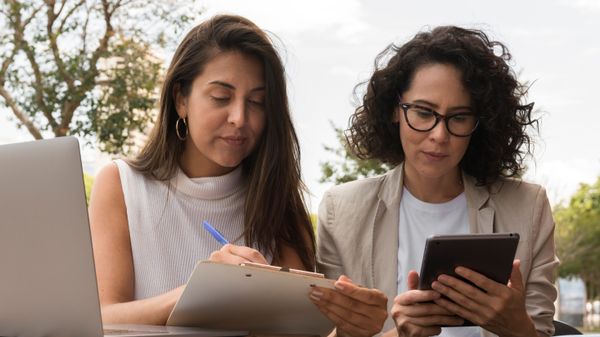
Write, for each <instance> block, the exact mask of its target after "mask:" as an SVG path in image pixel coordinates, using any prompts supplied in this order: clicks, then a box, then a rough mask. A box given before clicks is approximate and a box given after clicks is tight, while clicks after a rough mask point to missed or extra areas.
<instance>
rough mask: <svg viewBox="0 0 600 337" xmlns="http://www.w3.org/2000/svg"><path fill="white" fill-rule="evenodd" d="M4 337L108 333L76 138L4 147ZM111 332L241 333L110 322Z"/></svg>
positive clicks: (0, 311)
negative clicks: (96, 272) (103, 318)
mask: <svg viewBox="0 0 600 337" xmlns="http://www.w3.org/2000/svg"><path fill="white" fill-rule="evenodd" d="M0 163H1V164H0V336H31V337H34V336H61V337H68V336H78V337H97V336H103V335H104V331H103V327H102V320H101V315H100V304H99V298H98V289H97V284H96V274H95V268H94V259H93V254H92V243H91V236H90V229H89V220H88V214H87V205H86V200H85V191H84V183H83V172H82V165H81V158H80V152H79V143H78V141H77V139H76V138H73V137H63V138H56V139H51V140H39V141H33V142H26V143H18V144H9V145H2V146H0ZM109 328H110V330H109V331H108V333H107V335H111V336H239V335H246V332H244V331H218V330H208V329H201V328H183V327H165V326H147V325H111V326H109Z"/></svg>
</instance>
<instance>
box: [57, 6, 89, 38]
mask: <svg viewBox="0 0 600 337" xmlns="http://www.w3.org/2000/svg"><path fill="white" fill-rule="evenodd" d="M65 3H66V1H65V2H63V5H62V7H61V8H60V10H59V12H58V14H56V17H57V18H58V16H59V15H60V12H62V10H63V7H64V5H65ZM84 4H85V0H81V1H79V3H77V4H75V6H73V8H71V9H70V10H69V11H68V12H67V14H65V17H64V18H63V19H62V20H61V21H60V25H59V26H58V31H59V32H62V31H63V29H64V27H65V23H66V22H67V19H68V18H69V17H71V15H73V13H75V11H76V10H77V9H78V8H79V7H81V6H83V5H84ZM88 14H89V13H88Z"/></svg>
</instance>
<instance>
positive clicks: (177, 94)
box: [173, 83, 187, 118]
mask: <svg viewBox="0 0 600 337" xmlns="http://www.w3.org/2000/svg"><path fill="white" fill-rule="evenodd" d="M173 98H174V99H175V109H176V110H177V114H178V115H179V117H181V118H185V117H187V97H185V96H183V94H182V93H181V87H180V86H179V83H177V84H175V86H174V87H173Z"/></svg>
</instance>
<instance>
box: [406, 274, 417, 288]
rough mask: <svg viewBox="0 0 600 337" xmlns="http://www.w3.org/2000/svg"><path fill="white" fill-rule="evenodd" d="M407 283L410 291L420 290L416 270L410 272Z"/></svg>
mask: <svg viewBox="0 0 600 337" xmlns="http://www.w3.org/2000/svg"><path fill="white" fill-rule="evenodd" d="M406 282H407V283H408V290H415V289H418V288H419V273H417V272H416V271H415V270H411V271H409V272H408V278H407V280H406Z"/></svg>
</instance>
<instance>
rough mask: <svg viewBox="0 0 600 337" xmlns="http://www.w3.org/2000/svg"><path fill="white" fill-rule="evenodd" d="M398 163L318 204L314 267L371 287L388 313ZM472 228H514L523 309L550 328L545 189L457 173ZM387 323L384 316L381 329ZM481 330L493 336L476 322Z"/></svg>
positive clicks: (551, 268)
mask: <svg viewBox="0 0 600 337" xmlns="http://www.w3.org/2000/svg"><path fill="white" fill-rule="evenodd" d="M402 175H403V168H402V165H399V166H397V167H396V168H394V169H393V170H391V171H389V172H388V173H386V174H384V175H381V176H377V177H373V178H366V179H362V180H358V181H353V182H349V183H346V184H342V185H339V186H335V187H333V188H331V189H330V190H329V191H327V192H326V193H325V195H324V196H323V200H322V201H321V204H320V206H319V218H318V221H319V222H318V236H317V266H318V268H319V269H320V271H321V272H323V273H325V274H326V276H327V277H329V278H337V277H338V276H339V275H341V274H344V275H347V276H349V277H350V278H351V279H352V280H353V281H354V282H356V283H358V284H361V285H364V286H366V287H370V288H378V289H380V290H381V291H383V292H384V293H385V294H386V295H387V297H388V312H389V310H390V309H391V306H392V304H393V300H394V297H396V295H397V294H396V292H397V284H396V283H397V275H398V225H400V226H402V224H399V214H398V213H399V209H400V199H401V197H402V186H403V182H402ZM463 181H464V186H465V195H466V198H467V206H468V208H469V225H470V229H471V232H472V233H501V232H517V233H519V235H520V241H519V245H518V248H517V254H516V258H518V259H520V260H521V273H522V274H523V280H524V282H525V283H526V288H527V299H526V306H527V312H528V313H529V315H530V316H531V317H532V319H533V321H534V323H535V327H536V329H537V330H538V332H539V333H541V334H544V335H547V336H550V335H552V334H553V333H554V328H553V325H552V319H553V315H554V303H553V302H554V300H555V299H556V289H555V287H554V285H553V281H554V274H555V271H556V268H557V267H558V258H557V257H556V255H555V252H554V221H553V220H552V213H551V210H550V205H549V202H548V198H547V196H546V192H545V190H544V188H542V187H541V186H539V185H535V184H529V183H525V182H519V181H516V180H512V179H504V180H502V181H501V182H498V183H496V184H493V185H491V186H476V185H475V179H474V178H473V177H470V176H467V175H464V174H463ZM392 328H394V322H393V320H392V319H391V317H389V318H388V320H387V321H386V322H385V326H384V329H383V332H385V331H387V330H389V329H392ZM482 335H483V336H495V335H494V334H491V333H489V332H488V331H485V330H483V329H482Z"/></svg>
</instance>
